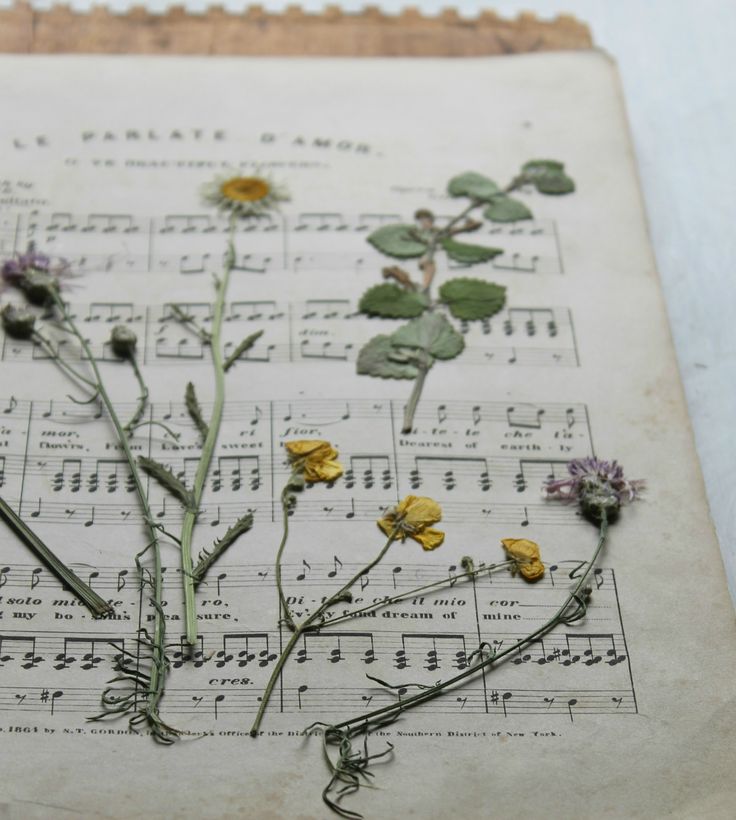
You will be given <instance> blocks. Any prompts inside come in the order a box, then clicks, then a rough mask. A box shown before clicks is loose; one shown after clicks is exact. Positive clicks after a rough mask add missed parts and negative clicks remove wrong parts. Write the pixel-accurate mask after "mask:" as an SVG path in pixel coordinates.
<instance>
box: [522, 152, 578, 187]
mask: <svg viewBox="0 0 736 820" xmlns="http://www.w3.org/2000/svg"><path fill="white" fill-rule="evenodd" d="M522 174H523V175H524V176H525V177H526V178H527V179H528V180H529V182H531V183H532V184H533V185H534V186H535V188H536V189H537V190H538V191H539V193H540V194H554V195H560V194H570V193H572V192H573V191H574V190H575V183H574V182H573V180H572V179H571V178H570V177H569V176H567V174H566V173H565V166H564V165H563V164H562V163H561V162H557V160H554V159H534V160H532V161H531V162H527V163H526V164H525V165H524V167H523V168H522Z"/></svg>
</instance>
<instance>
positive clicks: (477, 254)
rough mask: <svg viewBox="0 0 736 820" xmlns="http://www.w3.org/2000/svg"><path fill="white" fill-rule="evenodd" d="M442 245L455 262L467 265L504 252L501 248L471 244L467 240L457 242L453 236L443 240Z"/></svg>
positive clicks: (484, 260)
mask: <svg viewBox="0 0 736 820" xmlns="http://www.w3.org/2000/svg"><path fill="white" fill-rule="evenodd" d="M442 247H443V248H444V249H445V251H447V255H448V256H449V257H450V259H453V260H454V261H455V262H462V263H463V264H465V265H476V264H478V262H487V261H488V260H489V259H493V257H494V256H498V255H499V254H501V253H503V250H502V249H501V248H487V247H485V246H484V245H469V244H468V243H467V242H456V241H455V240H454V239H452V238H451V237H447V239H443V240H442Z"/></svg>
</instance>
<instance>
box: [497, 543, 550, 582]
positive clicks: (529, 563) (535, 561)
mask: <svg viewBox="0 0 736 820" xmlns="http://www.w3.org/2000/svg"><path fill="white" fill-rule="evenodd" d="M501 543H502V544H503V548H504V549H505V550H506V554H507V555H508V557H509V558H511V559H512V560H513V561H515V562H516V564H515V566H514V568H513V570H512V571H516V570H518V571H519V573H520V574H521V576H522V577H523V578H526V580H527V581H538V580H539V579H540V578H541V577H542V576H543V575H544V564H543V563H542V562H541V560H540V559H539V544H537V543H536V542H534V541H528V540H527V539H526V538H502V539H501Z"/></svg>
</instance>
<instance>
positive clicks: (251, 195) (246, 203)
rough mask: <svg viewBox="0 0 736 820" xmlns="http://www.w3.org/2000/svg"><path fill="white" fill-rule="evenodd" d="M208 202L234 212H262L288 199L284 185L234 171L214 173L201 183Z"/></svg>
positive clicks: (256, 214) (246, 213) (242, 214)
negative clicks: (214, 175)
mask: <svg viewBox="0 0 736 820" xmlns="http://www.w3.org/2000/svg"><path fill="white" fill-rule="evenodd" d="M202 197H203V199H204V200H205V202H206V203H207V204H208V205H215V206H216V207H217V208H219V209H220V210H222V211H230V212H232V213H234V214H236V215H237V216H244V217H247V216H261V215H262V214H265V213H267V212H268V211H273V210H276V209H277V208H278V203H279V202H285V201H287V200H288V199H289V194H288V192H287V191H286V189H285V188H283V187H282V186H280V185H277V184H276V183H274V182H273V181H272V180H270V179H266V178H264V177H245V176H238V173H237V171H233V172H232V173H228V174H224V175H221V176H217V177H215V179H214V180H212V182H208V183H206V184H205V185H203V186H202Z"/></svg>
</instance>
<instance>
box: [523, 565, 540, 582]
mask: <svg viewBox="0 0 736 820" xmlns="http://www.w3.org/2000/svg"><path fill="white" fill-rule="evenodd" d="M519 572H520V573H521V575H522V577H524V578H526V580H527V581H538V580H539V579H540V578H541V577H542V576H543V575H544V564H543V563H542V562H541V561H537V560H535V561H532V562H531V563H529V564H519Z"/></svg>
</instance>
